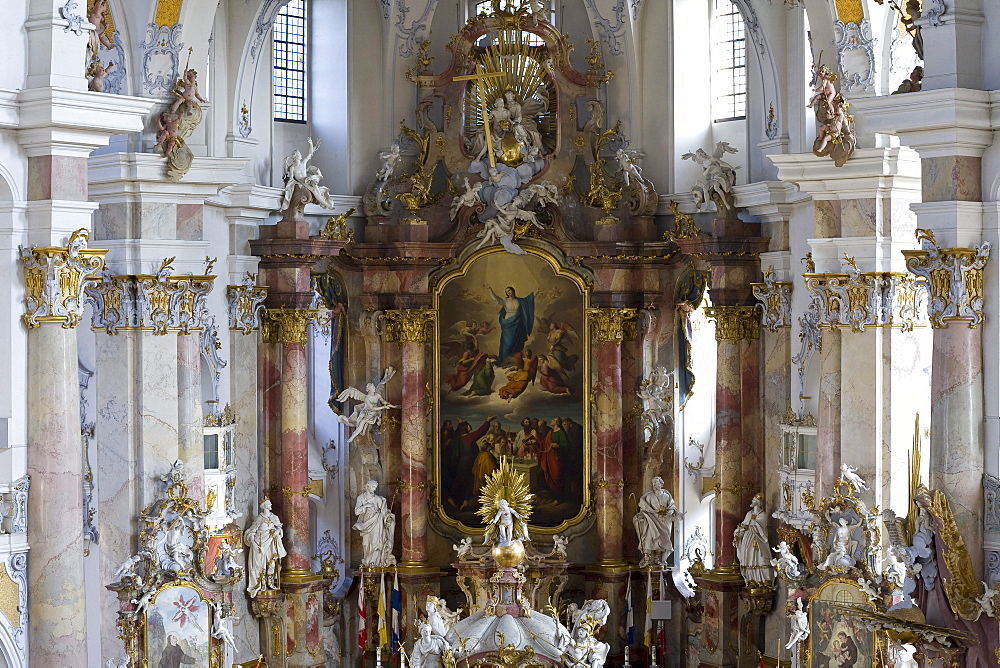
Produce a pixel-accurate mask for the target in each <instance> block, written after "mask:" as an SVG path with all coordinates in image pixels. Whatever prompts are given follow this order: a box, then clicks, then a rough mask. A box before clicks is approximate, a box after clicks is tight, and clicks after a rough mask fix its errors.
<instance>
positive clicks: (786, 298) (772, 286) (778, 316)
mask: <svg viewBox="0 0 1000 668" xmlns="http://www.w3.org/2000/svg"><path fill="white" fill-rule="evenodd" d="M750 286H751V287H752V288H753V296H754V297H756V298H757V299H758V300H759V301H760V308H761V317H760V324H761V325H762V326H763V327H764V328H765V329H767V330H768V331H769V332H777V331H778V329H779V328H780V327H791V326H792V283H791V282H790V281H776V280H774V267H768V268H767V271H765V272H764V282H763V283H751V284H750Z"/></svg>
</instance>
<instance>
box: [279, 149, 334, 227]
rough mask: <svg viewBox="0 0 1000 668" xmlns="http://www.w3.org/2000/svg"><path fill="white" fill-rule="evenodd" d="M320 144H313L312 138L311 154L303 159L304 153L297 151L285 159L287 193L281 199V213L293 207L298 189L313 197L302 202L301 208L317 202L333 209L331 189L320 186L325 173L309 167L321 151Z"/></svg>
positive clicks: (284, 174) (284, 172) (284, 176)
mask: <svg viewBox="0 0 1000 668" xmlns="http://www.w3.org/2000/svg"><path fill="white" fill-rule="evenodd" d="M320 143H321V142H319V141H317V142H316V143H315V144H313V140H312V137H310V138H309V153H307V154H306V155H305V156H304V157H303V155H302V152H301V151H299V150H298V149H295V150H294V151H292V154H291V155H290V156H288V157H287V158H285V162H284V165H283V170H282V178H283V179H284V181H285V192H284V194H283V195H282V197H281V209H280V210H281V211H285V210H287V209H288V208H289V207H290V206H291V204H292V196H293V195H294V193H295V188H296V187H301V188H303V189H305V190H306V191H307V192H309V193H310V195H311V198H309V199H302V200H301V204H300V206H301V207H305V205H306V204H307V203H308V202H310V201H315V202H316V203H317V204H319V205H321V206H324V207H326V208H327V209H332V208H333V201H331V200H330V191H329V189H328V188H325V187H322V186H320V185H319V181H320V179H322V178H323V173H322V172H320V171H319V168H318V167H314V166H310V165H309V161H310V160H312V157H313V156H314V155H316V151H317V150H319V146H320ZM299 213H301V211H299Z"/></svg>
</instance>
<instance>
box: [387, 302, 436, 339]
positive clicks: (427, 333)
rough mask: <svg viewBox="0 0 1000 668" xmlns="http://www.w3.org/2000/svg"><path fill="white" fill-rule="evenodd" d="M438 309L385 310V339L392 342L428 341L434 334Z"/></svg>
mask: <svg viewBox="0 0 1000 668" xmlns="http://www.w3.org/2000/svg"><path fill="white" fill-rule="evenodd" d="M436 319H437V311H435V310H434V309H405V310H396V311H386V312H385V330H384V331H385V340H386V341H389V342H390V343H407V342H415V343H426V342H427V341H430V339H431V336H432V334H433V328H434V322H435V321H436Z"/></svg>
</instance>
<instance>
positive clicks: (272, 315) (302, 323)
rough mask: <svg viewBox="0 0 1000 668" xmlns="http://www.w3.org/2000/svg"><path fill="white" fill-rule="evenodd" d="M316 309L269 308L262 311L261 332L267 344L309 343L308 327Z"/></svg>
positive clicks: (316, 311) (317, 312)
mask: <svg viewBox="0 0 1000 668" xmlns="http://www.w3.org/2000/svg"><path fill="white" fill-rule="evenodd" d="M317 315H319V311H318V310H317V309H296V308H269V309H265V310H264V311H263V317H262V318H261V332H262V334H263V337H264V341H266V342H268V343H301V344H306V343H308V341H309V325H310V324H311V323H312V321H313V320H315V319H316V316H317Z"/></svg>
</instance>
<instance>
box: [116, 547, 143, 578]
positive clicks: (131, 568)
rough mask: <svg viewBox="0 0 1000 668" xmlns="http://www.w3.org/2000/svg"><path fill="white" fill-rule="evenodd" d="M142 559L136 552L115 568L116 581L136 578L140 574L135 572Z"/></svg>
mask: <svg viewBox="0 0 1000 668" xmlns="http://www.w3.org/2000/svg"><path fill="white" fill-rule="evenodd" d="M141 560H142V556H141V555H138V554H134V555H132V556H131V557H129V558H128V559H126V560H125V561H123V562H122V564H121V566H119V567H118V568H117V569H115V575H114V577H115V581H117V582H122V581H123V580H125V579H129V578H131V579H135V578H136V577H138V574H137V573H136V572H135V571H136V568H137V567H138V566H139V562H140V561H141Z"/></svg>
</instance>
